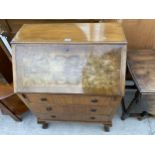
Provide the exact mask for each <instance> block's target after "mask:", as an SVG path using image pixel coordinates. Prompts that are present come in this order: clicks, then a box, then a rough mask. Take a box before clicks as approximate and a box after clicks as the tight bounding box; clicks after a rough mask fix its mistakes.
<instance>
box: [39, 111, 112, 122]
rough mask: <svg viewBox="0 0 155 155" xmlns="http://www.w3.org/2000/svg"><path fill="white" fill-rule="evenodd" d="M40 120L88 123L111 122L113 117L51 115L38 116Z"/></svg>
mask: <svg viewBox="0 0 155 155" xmlns="http://www.w3.org/2000/svg"><path fill="white" fill-rule="evenodd" d="M36 115H37V117H38V119H39V120H46V121H86V122H105V121H107V122H108V121H111V117H110V116H108V115H79V114H76V113H75V114H74V115H72V114H68V115H67V114H66V115H62V114H59V115H58V114H57V115H54V114H53V115H49V114H40V113H37V114H36Z"/></svg>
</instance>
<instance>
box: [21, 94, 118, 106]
mask: <svg viewBox="0 0 155 155" xmlns="http://www.w3.org/2000/svg"><path fill="white" fill-rule="evenodd" d="M24 97H26V98H28V100H29V102H32V103H35V104H39V105H44V104H46V105H70V104H71V105H73V104H76V105H102V106H103V105H104V106H113V107H115V106H117V105H118V104H119V103H120V101H121V97H120V96H117V97H114V96H110V97H106V96H86V95H52V94H26V95H24Z"/></svg>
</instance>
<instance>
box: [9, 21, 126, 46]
mask: <svg viewBox="0 0 155 155" xmlns="http://www.w3.org/2000/svg"><path fill="white" fill-rule="evenodd" d="M12 43H63V44H64V43H67V44H68V43H70V44H72V43H73V44H74V43H126V39H125V35H124V33H123V30H122V27H121V24H119V23H59V24H58V23H54V24H25V25H23V26H22V27H21V29H20V30H19V31H18V32H17V34H16V36H15V37H14V39H13V40H12Z"/></svg>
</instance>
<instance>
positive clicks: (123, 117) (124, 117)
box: [121, 90, 140, 120]
mask: <svg viewBox="0 0 155 155" xmlns="http://www.w3.org/2000/svg"><path fill="white" fill-rule="evenodd" d="M139 95H140V93H139V91H138V90H137V92H136V93H135V96H134V98H133V99H132V101H131V102H130V104H129V106H128V107H127V109H126V108H125V103H124V99H123V100H122V110H123V112H122V116H121V120H125V119H126V118H127V117H129V116H130V111H131V109H132V107H133V105H134V104H135V102H136V103H137V102H138V98H139Z"/></svg>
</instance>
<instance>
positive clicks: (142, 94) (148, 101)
mask: <svg viewBox="0 0 155 155" xmlns="http://www.w3.org/2000/svg"><path fill="white" fill-rule="evenodd" d="M127 66H128V69H129V72H130V73H131V76H132V79H133V82H134V87H135V89H136V93H135V97H134V98H133V100H132V101H131V103H130V104H129V106H128V107H127V108H126V107H125V105H124V102H123V114H122V117H121V118H122V120H124V119H126V118H127V117H129V116H137V117H138V119H140V120H141V119H142V118H145V116H153V115H155V51H153V50H133V51H129V52H128V58H127ZM135 103H138V104H143V106H144V111H142V112H141V113H131V110H132V108H133V106H134V104H135Z"/></svg>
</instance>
